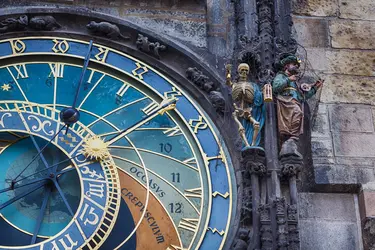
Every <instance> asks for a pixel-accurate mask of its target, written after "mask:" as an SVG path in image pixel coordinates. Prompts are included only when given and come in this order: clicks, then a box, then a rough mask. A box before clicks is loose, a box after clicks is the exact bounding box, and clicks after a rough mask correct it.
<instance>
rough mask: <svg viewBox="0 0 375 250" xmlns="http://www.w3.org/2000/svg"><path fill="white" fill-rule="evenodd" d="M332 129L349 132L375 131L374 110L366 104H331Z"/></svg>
mask: <svg viewBox="0 0 375 250" xmlns="http://www.w3.org/2000/svg"><path fill="white" fill-rule="evenodd" d="M329 113H330V123H331V130H332V131H334V132H336V131H347V132H374V124H373V123H374V121H373V120H372V110H371V108H370V107H369V106H365V105H355V104H347V105H332V106H330V112H329Z"/></svg>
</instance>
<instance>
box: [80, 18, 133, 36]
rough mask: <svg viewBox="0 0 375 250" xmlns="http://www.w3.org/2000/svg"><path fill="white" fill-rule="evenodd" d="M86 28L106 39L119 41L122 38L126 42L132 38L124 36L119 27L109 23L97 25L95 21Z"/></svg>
mask: <svg viewBox="0 0 375 250" xmlns="http://www.w3.org/2000/svg"><path fill="white" fill-rule="evenodd" d="M86 28H87V29H88V30H89V31H90V32H92V33H93V34H96V35H98V36H104V37H107V38H111V39H118V38H122V39H125V40H128V39H130V37H128V36H123V35H122V34H121V33H120V29H119V27H118V26H117V25H115V24H111V23H108V22H100V23H97V22H95V21H91V22H90V23H89V24H87V25H86Z"/></svg>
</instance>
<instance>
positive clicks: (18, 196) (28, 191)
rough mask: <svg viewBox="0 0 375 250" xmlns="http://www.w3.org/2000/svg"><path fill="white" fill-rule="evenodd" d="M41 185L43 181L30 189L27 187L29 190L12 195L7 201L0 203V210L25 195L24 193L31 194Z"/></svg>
mask: <svg viewBox="0 0 375 250" xmlns="http://www.w3.org/2000/svg"><path fill="white" fill-rule="evenodd" d="M43 186H44V183H41V184H39V185H37V186H35V187H33V188H32V189H29V190H27V191H25V192H23V193H21V194H19V195H17V196H15V197H13V198H12V199H10V200H9V201H7V202H5V203H3V204H1V205H0V210H1V209H3V208H4V207H7V206H9V205H10V204H12V203H13V202H15V201H18V200H19V199H21V198H23V197H25V196H26V195H28V194H31V193H32V192H34V191H35V190H37V189H39V188H41V187H43Z"/></svg>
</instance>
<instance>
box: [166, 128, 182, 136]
mask: <svg viewBox="0 0 375 250" xmlns="http://www.w3.org/2000/svg"><path fill="white" fill-rule="evenodd" d="M163 133H164V134H165V135H167V137H171V136H178V135H182V132H181V129H180V128H179V127H178V126H176V127H173V128H169V129H167V130H165V131H163Z"/></svg>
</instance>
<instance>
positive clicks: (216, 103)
mask: <svg viewBox="0 0 375 250" xmlns="http://www.w3.org/2000/svg"><path fill="white" fill-rule="evenodd" d="M186 78H187V79H189V80H190V81H192V82H193V83H194V84H195V85H197V86H198V87H199V88H200V89H202V90H203V91H205V92H206V93H207V94H208V98H209V100H210V102H211V104H212V106H213V107H214V108H215V109H216V111H217V112H218V113H220V114H223V113H224V110H225V98H224V97H223V94H222V93H221V91H220V87H219V86H218V85H217V84H215V83H214V82H212V81H210V79H209V78H208V77H207V76H206V75H204V74H203V73H202V71H200V70H198V69H197V68H195V67H194V68H193V67H191V68H188V69H187V70H186Z"/></svg>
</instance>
